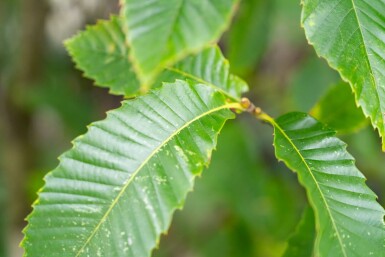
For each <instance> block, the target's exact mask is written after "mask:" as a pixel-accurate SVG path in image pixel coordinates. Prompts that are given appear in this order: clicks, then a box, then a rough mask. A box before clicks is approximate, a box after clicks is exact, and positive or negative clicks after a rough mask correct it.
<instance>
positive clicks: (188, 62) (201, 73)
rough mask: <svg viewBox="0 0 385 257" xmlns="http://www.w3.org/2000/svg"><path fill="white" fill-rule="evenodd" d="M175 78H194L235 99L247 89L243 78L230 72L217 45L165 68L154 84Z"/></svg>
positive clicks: (227, 63)
mask: <svg viewBox="0 0 385 257" xmlns="http://www.w3.org/2000/svg"><path fill="white" fill-rule="evenodd" d="M175 79H183V80H185V79H189V80H195V81H196V82H198V83H203V84H205V85H208V86H211V87H213V88H215V89H216V90H220V91H221V92H222V93H223V94H225V95H227V96H228V97H230V98H233V99H236V100H239V99H240V97H241V95H242V93H245V92H246V91H247V90H248V86H247V84H246V83H245V82H244V81H243V80H241V79H240V78H239V77H237V76H234V75H232V74H230V65H229V62H228V61H227V60H226V59H225V58H224V57H223V54H222V52H221V50H220V49H219V47H217V46H215V47H209V48H206V49H204V50H203V51H202V52H200V53H198V54H195V55H192V56H189V57H187V58H185V59H183V60H182V61H180V62H178V63H176V64H175V65H174V66H173V67H169V68H167V69H166V70H165V71H164V72H162V74H161V75H160V76H159V78H158V82H157V83H156V84H157V85H159V84H160V83H161V82H163V81H167V82H172V81H174V80H175Z"/></svg>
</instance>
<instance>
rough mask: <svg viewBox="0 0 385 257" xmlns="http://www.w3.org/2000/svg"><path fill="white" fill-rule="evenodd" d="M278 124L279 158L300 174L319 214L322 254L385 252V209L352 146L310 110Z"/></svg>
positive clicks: (274, 122) (318, 252) (275, 123)
mask: <svg viewBox="0 0 385 257" xmlns="http://www.w3.org/2000/svg"><path fill="white" fill-rule="evenodd" d="M264 119H265V120H266V121H268V122H269V123H271V124H272V125H273V126H274V131H275V136H274V146H275V152H276V156H277V158H278V159H279V160H282V161H284V162H285V164H286V166H288V167H289V168H290V169H291V170H293V171H295V172H296V173H297V174H298V177H299V180H300V182H301V184H302V185H303V186H304V187H305V188H306V190H307V195H308V199H309V201H310V203H311V206H312V207H313V209H314V212H315V216H316V228H317V232H318V235H317V237H316V243H315V255H316V256H329V255H330V254H333V256H344V257H347V256H357V255H358V256H370V255H374V256H384V249H385V245H384V242H385V226H384V221H383V217H384V209H383V208H382V207H381V206H380V205H379V204H378V203H377V202H376V198H377V197H376V195H375V194H374V193H373V192H372V191H371V190H370V189H369V188H368V187H367V186H366V185H365V177H364V176H363V175H362V173H361V172H360V171H359V170H358V169H357V168H356V167H355V165H354V159H353V157H352V156H351V155H350V154H349V153H348V152H347V151H346V144H344V143H343V142H342V141H340V140H339V139H337V138H336V137H335V136H334V134H335V132H334V131H332V130H330V129H328V128H326V127H325V126H324V125H322V124H321V123H320V122H318V121H316V120H315V119H314V118H312V117H310V116H308V115H307V114H304V113H290V114H287V115H284V116H282V117H280V118H278V119H276V120H273V119H272V118H270V117H265V116H264Z"/></svg>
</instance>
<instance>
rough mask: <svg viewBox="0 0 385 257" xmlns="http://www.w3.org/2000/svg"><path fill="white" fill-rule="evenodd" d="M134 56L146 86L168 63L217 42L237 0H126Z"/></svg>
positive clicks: (130, 41)
mask: <svg viewBox="0 0 385 257" xmlns="http://www.w3.org/2000/svg"><path fill="white" fill-rule="evenodd" d="M122 2H123V10H122V13H123V16H124V24H125V26H126V27H127V39H128V42H129V43H130V46H131V50H132V51H131V53H130V56H131V59H132V61H133V64H134V67H135V69H136V72H137V74H138V76H139V78H140V80H141V81H142V84H144V85H150V84H152V81H153V80H154V79H155V77H156V75H157V74H158V73H159V72H160V71H161V70H162V69H163V68H164V67H166V66H172V65H173V64H174V63H175V62H177V61H178V60H181V59H182V58H183V57H185V56H187V55H188V54H191V53H194V52H199V51H200V50H201V49H203V47H204V46H206V45H208V44H210V43H214V42H216V41H217V40H218V39H219V37H220V36H221V34H222V33H223V31H224V30H225V29H226V28H227V26H228V24H229V22H230V19H231V16H232V14H233V12H234V10H235V6H236V3H237V2H238V0H204V1H196V0H193V1H184V0H167V1H155V0H150V1H143V0H124V1H122Z"/></svg>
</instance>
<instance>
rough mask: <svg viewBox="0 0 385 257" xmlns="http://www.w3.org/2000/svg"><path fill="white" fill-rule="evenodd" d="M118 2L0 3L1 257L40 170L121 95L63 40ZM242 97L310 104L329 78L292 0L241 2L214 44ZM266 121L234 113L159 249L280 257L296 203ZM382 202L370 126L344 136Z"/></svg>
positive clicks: (10, 250) (291, 105) (293, 182)
mask: <svg viewBox="0 0 385 257" xmlns="http://www.w3.org/2000/svg"><path fill="white" fill-rule="evenodd" d="M118 10H119V6H118V1H117V0H113V1H111V0H110V1H105V0H66V1H62V0H49V1H48V0H47V1H44V0H0V207H1V212H0V233H1V234H0V256H11V257H19V256H21V255H22V250H21V249H20V248H19V247H18V244H19V242H20V241H21V239H22V234H21V230H22V229H23V227H24V226H25V225H26V223H25V221H24V218H25V217H26V215H27V214H28V213H29V212H30V211H31V208H30V206H31V204H32V202H33V201H34V200H35V199H36V192H37V191H38V189H39V188H40V187H42V186H43V177H44V175H45V174H46V173H47V172H48V171H49V170H52V169H53V168H54V167H55V166H56V165H57V164H58V161H57V157H58V156H59V155H60V154H61V153H62V152H63V151H65V150H68V149H69V148H70V147H71V144H70V141H71V140H72V139H73V138H75V137H76V136H78V135H80V134H83V133H85V132H86V125H87V124H89V123H90V122H92V121H95V120H99V119H102V118H104V117H105V112H106V111H107V110H110V109H113V108H116V107H118V106H119V105H120V101H121V100H122V99H121V98H120V97H114V96H110V95H108V93H107V90H104V89H100V88H97V87H94V86H93V83H92V81H90V80H87V79H84V78H83V77H82V74H81V72H80V71H77V70H76V69H75V68H74V65H73V63H72V62H71V60H70V58H69V56H68V54H67V53H66V51H65V49H64V47H63V40H65V39H67V38H69V37H71V36H72V35H74V34H75V33H76V32H77V31H79V30H81V29H84V28H85V25H86V24H94V23H95V21H96V20H97V19H102V18H108V17H109V14H110V13H118ZM220 45H221V47H222V49H223V51H224V52H225V55H226V56H227V57H228V58H229V59H230V63H231V65H232V69H233V72H235V73H236V74H238V75H240V76H241V77H242V78H244V79H245V80H247V81H248V82H249V84H250V86H251V92H250V93H249V95H248V96H249V97H250V98H252V99H253V101H254V102H255V103H256V104H257V105H259V106H261V107H262V108H263V109H264V110H265V111H267V112H269V113H271V114H272V115H274V116H277V115H280V114H283V113H285V112H288V111H293V110H297V111H305V112H308V111H309V110H310V109H311V107H312V106H313V105H314V104H315V103H316V101H317V100H318V99H319V98H320V97H321V96H322V95H323V94H324V93H325V92H326V91H327V89H328V87H329V86H331V85H333V84H335V83H336V82H338V81H339V77H338V75H337V74H336V73H335V72H334V71H332V70H331V69H329V68H328V66H327V64H326V62H325V61H324V60H320V59H318V58H317V57H316V55H315V53H314V50H313V49H312V48H311V47H310V46H308V44H307V43H306V39H305V36H304V33H303V31H302V29H301V28H300V5H299V1H287V0H244V1H243V2H242V4H241V6H240V8H239V12H238V14H237V16H236V17H235V19H234V23H233V25H232V26H231V28H230V29H229V31H228V32H227V33H226V34H225V35H224V36H223V38H222V40H221V43H220ZM271 134H272V129H271V128H270V127H268V126H265V125H262V124H261V123H259V122H257V121H255V120H253V119H252V118H250V117H248V116H247V115H241V117H239V118H238V119H237V120H236V121H231V122H230V123H229V124H228V126H226V127H225V129H224V130H223V132H222V134H221V136H220V139H219V143H218V150H217V151H216V152H215V153H214V156H213V162H212V165H211V167H210V168H209V170H208V171H205V173H204V175H203V179H198V180H197V183H196V190H195V192H194V193H193V194H190V196H189V197H188V200H187V202H186V206H185V208H184V210H183V211H178V212H177V214H176V215H175V220H174V222H173V225H172V227H171V229H170V232H169V234H168V236H164V237H163V238H162V240H161V244H160V250H156V251H155V256H158V257H162V256H164V257H166V256H171V257H209V256H210V257H212V256H223V257H230V256H261V257H270V256H271V257H274V256H280V255H281V254H282V252H283V251H284V249H285V241H286V239H287V238H288V237H289V236H290V234H291V232H292V230H293V228H294V227H295V225H296V223H297V222H298V220H299V218H300V215H301V211H302V210H303V208H304V206H305V205H306V200H305V195H304V191H303V190H302V188H301V187H300V186H299V185H298V182H297V179H296V176H295V174H293V173H292V172H290V171H288V170H287V169H286V168H285V167H284V166H283V165H282V164H280V163H278V162H277V161H276V159H275V157H274V152H273V147H272V136H271ZM342 138H343V139H344V140H346V141H347V142H348V143H349V150H350V152H352V153H353V155H354V156H355V157H356V158H357V165H358V167H359V168H360V169H361V170H362V171H363V172H364V174H365V175H366V176H367V177H368V184H369V185H370V186H371V188H372V189H373V190H374V191H376V193H377V194H378V195H379V196H380V201H381V202H382V203H384V197H383V196H384V193H385V190H384V187H383V186H382V185H384V184H385V172H384V171H383V170H382V167H384V164H385V160H384V154H383V153H381V147H380V141H379V140H378V136H377V134H376V133H375V132H373V130H372V129H371V128H365V129H363V130H361V131H359V132H358V133H357V134H355V135H351V136H343V137H342Z"/></svg>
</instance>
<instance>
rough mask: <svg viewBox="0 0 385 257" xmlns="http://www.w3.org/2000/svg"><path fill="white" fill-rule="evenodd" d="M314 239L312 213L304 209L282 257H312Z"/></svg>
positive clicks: (307, 208) (308, 209) (308, 208)
mask: <svg viewBox="0 0 385 257" xmlns="http://www.w3.org/2000/svg"><path fill="white" fill-rule="evenodd" d="M314 239H315V223H314V212H313V210H312V209H311V208H310V207H306V209H305V211H304V213H303V215H302V218H301V221H300V222H299V223H298V226H297V228H296V230H295V232H294V234H293V235H292V236H291V237H290V239H289V241H288V245H287V248H286V250H285V253H284V254H283V257H311V256H313V249H314Z"/></svg>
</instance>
